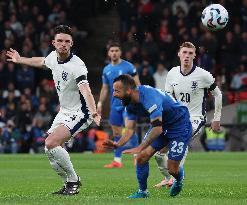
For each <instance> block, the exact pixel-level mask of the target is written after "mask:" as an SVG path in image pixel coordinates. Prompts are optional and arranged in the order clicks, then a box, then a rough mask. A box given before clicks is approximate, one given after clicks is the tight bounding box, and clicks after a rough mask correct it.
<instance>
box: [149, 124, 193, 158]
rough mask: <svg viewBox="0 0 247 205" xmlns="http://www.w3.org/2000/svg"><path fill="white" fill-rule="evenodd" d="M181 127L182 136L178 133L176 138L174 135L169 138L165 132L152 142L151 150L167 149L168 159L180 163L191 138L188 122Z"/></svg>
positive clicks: (190, 127) (190, 128)
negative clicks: (182, 130)
mask: <svg viewBox="0 0 247 205" xmlns="http://www.w3.org/2000/svg"><path fill="white" fill-rule="evenodd" d="M183 126H184V132H183V133H182V134H181V132H180V133H179V134H178V135H177V136H176V135H174V133H173V134H172V136H170V135H169V133H168V132H167V131H165V132H163V133H162V134H161V135H160V136H159V137H158V138H156V139H155V140H154V141H153V142H152V144H151V146H152V147H153V149H155V150H156V151H160V150H161V149H162V148H164V147H168V151H169V153H168V159H170V160H175V161H181V160H182V158H183V156H184V153H185V151H186V148H187V146H188V144H189V142H190V139H191V137H192V126H191V123H190V122H188V123H186V124H184V125H183ZM145 137H146V136H145ZM144 140H145V138H144Z"/></svg>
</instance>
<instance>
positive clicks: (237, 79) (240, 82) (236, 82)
mask: <svg viewBox="0 0 247 205" xmlns="http://www.w3.org/2000/svg"><path fill="white" fill-rule="evenodd" d="M244 79H247V72H246V69H245V66H244V64H241V65H240V66H239V69H237V72H236V73H235V74H234V75H233V78H232V81H231V85H230V87H231V89H232V90H234V91H239V90H241V89H243V88H246V87H247V83H246V82H244Z"/></svg>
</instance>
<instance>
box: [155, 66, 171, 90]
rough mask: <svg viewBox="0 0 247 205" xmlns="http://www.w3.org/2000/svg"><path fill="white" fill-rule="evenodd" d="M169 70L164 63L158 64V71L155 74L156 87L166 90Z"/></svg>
mask: <svg viewBox="0 0 247 205" xmlns="http://www.w3.org/2000/svg"><path fill="white" fill-rule="evenodd" d="M167 73H168V70H167V69H166V67H165V66H164V65H163V64H162V63H158V64H157V69H156V72H155V73H154V75H153V78H154V81H155V87H156V88H159V89H161V90H163V91H165V84H166V76H167Z"/></svg>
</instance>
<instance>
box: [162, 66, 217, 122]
mask: <svg viewBox="0 0 247 205" xmlns="http://www.w3.org/2000/svg"><path fill="white" fill-rule="evenodd" d="M214 82H215V79H214V77H213V76H212V74H210V73H209V72H208V71H206V70H204V69H202V68H200V67H197V66H193V68H192V70H191V72H190V73H188V74H187V75H184V74H182V72H181V70H180V66H177V67H173V68H172V69H171V70H170V71H169V72H168V75H167V79H166V86H165V90H166V92H169V93H170V94H174V95H175V97H176V99H177V100H178V101H180V102H181V103H182V104H183V105H185V106H186V107H188V109H189V112H190V116H191V118H193V117H199V118H204V119H205V114H206V97H207V93H208V90H213V89H214V88H215V87H216V85H215V83H214Z"/></svg>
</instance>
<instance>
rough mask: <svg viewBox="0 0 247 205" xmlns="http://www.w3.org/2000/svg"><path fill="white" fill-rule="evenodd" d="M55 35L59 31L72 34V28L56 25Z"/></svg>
mask: <svg viewBox="0 0 247 205" xmlns="http://www.w3.org/2000/svg"><path fill="white" fill-rule="evenodd" d="M54 31H55V35H56V34H59V33H65V34H68V35H70V36H72V29H71V28H70V27H69V26H67V25H58V26H56V27H55V29H54Z"/></svg>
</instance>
